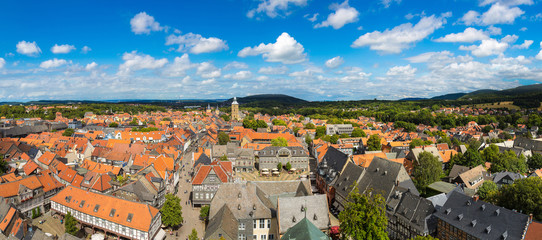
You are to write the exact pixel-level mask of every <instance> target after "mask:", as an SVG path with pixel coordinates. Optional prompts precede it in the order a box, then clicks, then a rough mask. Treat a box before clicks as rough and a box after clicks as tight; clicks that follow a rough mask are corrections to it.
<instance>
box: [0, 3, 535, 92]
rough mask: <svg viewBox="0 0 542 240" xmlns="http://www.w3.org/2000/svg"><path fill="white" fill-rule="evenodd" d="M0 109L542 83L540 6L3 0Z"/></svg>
mask: <svg viewBox="0 0 542 240" xmlns="http://www.w3.org/2000/svg"><path fill="white" fill-rule="evenodd" d="M0 9H1V10H0V32H1V33H2V34H1V36H2V37H0V101H20V100H22V101H27V100H39V99H75V100H85V99H88V100H100V99H134V98H138V99H193V98H198V99H214V98H229V97H232V96H246V95H253V94H263V93H283V94H289V95H292V96H296V97H300V98H303V99H307V100H351V99H354V100H356V99H373V98H378V99H400V98H406V97H431V96H437V95H441V94H447V93H454V92H470V91H474V90H478V89H486V88H490V89H503V88H510V87H515V86H519V85H526V84H533V83H538V82H540V81H542V70H541V69H542V51H541V41H542V37H541V35H542V28H541V27H540V24H541V23H542V7H541V3H540V1H539V0H479V1H476V0H455V1H439V0H435V1H418V0H416V1H414V0H374V1H361V0H350V1H315V0H254V1H253V0H245V1H234V0H220V1H217V0H198V1H152V3H151V2H150V1H55V2H49V1H2V2H0Z"/></svg>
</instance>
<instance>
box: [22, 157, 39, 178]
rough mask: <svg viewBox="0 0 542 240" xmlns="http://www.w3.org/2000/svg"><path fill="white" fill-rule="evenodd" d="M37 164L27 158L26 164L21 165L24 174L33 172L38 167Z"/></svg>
mask: <svg viewBox="0 0 542 240" xmlns="http://www.w3.org/2000/svg"><path fill="white" fill-rule="evenodd" d="M38 167H39V166H38V164H37V163H36V162H34V161H32V160H28V162H26V164H25V165H24V167H23V170H24V174H26V175H27V176H28V175H30V174H31V173H32V172H34V171H35V170H36V169H38Z"/></svg>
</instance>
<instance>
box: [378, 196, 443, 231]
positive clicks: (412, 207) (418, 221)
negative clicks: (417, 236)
mask: <svg viewBox="0 0 542 240" xmlns="http://www.w3.org/2000/svg"><path fill="white" fill-rule="evenodd" d="M396 190H397V191H396V193H395V194H394V195H393V196H392V197H391V198H390V201H388V203H387V207H386V209H387V211H388V213H390V214H392V215H394V216H396V217H398V218H399V219H401V222H408V223H409V225H410V226H411V227H415V228H416V229H418V231H419V232H429V229H435V228H436V224H434V223H432V222H431V223H430V222H428V220H429V218H430V217H431V216H432V215H433V212H434V211H435V208H434V207H433V204H432V203H431V201H429V200H427V199H425V198H423V197H420V196H417V195H414V194H412V193H411V192H410V191H408V190H407V191H406V192H401V190H399V189H398V188H396ZM397 200H398V201H397Z"/></svg>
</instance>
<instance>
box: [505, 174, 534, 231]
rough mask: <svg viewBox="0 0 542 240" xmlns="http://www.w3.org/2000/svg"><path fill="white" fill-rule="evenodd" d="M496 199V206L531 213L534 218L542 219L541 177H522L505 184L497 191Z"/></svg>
mask: <svg viewBox="0 0 542 240" xmlns="http://www.w3.org/2000/svg"><path fill="white" fill-rule="evenodd" d="M496 200H497V205H498V206H501V207H505V208H508V209H516V210H518V211H521V212H523V213H525V214H530V213H532V214H533V216H534V218H535V220H537V221H542V178H539V177H530V178H524V179H519V180H516V181H515V182H514V184H512V185H505V186H503V187H502V188H501V189H500V190H499V192H498V193H497V196H496Z"/></svg>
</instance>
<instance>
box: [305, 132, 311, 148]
mask: <svg viewBox="0 0 542 240" xmlns="http://www.w3.org/2000/svg"><path fill="white" fill-rule="evenodd" d="M305 143H307V145H309V146H310V145H311V143H312V138H311V136H310V135H309V134H307V135H306V136H305Z"/></svg>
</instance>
